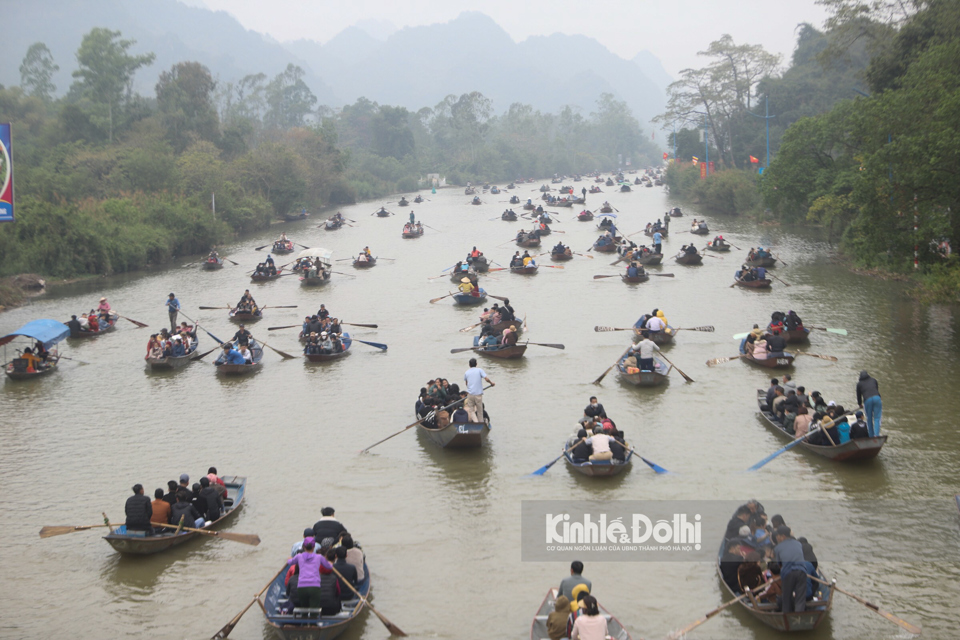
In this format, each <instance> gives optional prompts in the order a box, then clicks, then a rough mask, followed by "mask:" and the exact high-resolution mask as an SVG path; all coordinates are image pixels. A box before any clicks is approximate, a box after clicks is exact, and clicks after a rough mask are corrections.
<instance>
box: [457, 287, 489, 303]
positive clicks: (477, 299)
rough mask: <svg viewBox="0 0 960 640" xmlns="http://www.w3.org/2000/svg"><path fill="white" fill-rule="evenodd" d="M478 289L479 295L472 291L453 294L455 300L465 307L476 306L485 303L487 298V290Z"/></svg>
mask: <svg viewBox="0 0 960 640" xmlns="http://www.w3.org/2000/svg"><path fill="white" fill-rule="evenodd" d="M477 291H478V295H473V294H472V293H455V294H453V301H454V302H455V303H456V304H459V305H461V306H465V307H474V306H476V305H478V304H483V303H484V302H486V300H487V292H486V291H484V290H483V289H478V290H477Z"/></svg>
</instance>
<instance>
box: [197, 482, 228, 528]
mask: <svg viewBox="0 0 960 640" xmlns="http://www.w3.org/2000/svg"><path fill="white" fill-rule="evenodd" d="M200 486H201V487H203V488H202V489H200V499H202V500H204V501H205V502H206V504H205V505H204V507H205V510H204V511H201V512H200V515H202V516H203V517H204V518H206V519H207V520H210V521H213V520H217V519H218V518H220V508H221V507H222V506H223V500H221V499H220V491H219V490H217V488H216V487H213V486H211V485H210V478H208V477H207V476H203V477H202V478H200Z"/></svg>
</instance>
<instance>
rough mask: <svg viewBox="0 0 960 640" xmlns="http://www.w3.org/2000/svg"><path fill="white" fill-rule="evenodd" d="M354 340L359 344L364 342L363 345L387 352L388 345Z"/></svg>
mask: <svg viewBox="0 0 960 640" xmlns="http://www.w3.org/2000/svg"><path fill="white" fill-rule="evenodd" d="M354 340H356V341H357V342H362V343H363V344H368V345H370V346H371V347H376V348H377V349H382V350H383V351H386V350H387V345H385V344H383V343H380V342H367V341H366V340H357V339H356V338H354Z"/></svg>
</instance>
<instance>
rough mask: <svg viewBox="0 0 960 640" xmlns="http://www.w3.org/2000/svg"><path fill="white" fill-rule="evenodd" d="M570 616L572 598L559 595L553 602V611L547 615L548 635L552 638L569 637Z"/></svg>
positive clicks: (555, 639) (553, 639)
mask: <svg viewBox="0 0 960 640" xmlns="http://www.w3.org/2000/svg"><path fill="white" fill-rule="evenodd" d="M569 617H570V599H569V598H567V596H557V600H556V601H555V602H554V603H553V612H552V613H551V614H550V615H548V616H547V635H549V636H550V640H562V639H563V638H566V637H567V618H569Z"/></svg>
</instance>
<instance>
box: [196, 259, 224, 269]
mask: <svg viewBox="0 0 960 640" xmlns="http://www.w3.org/2000/svg"><path fill="white" fill-rule="evenodd" d="M200 268H201V269H203V270H204V271H216V270H217V269H223V261H220V262H209V261H206V262H201V263H200Z"/></svg>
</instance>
